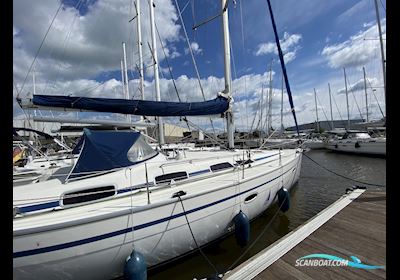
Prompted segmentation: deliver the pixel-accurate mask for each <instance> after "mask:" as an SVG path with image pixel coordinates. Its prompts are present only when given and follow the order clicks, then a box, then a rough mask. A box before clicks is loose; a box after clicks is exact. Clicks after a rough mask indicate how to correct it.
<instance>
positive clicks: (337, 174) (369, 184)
mask: <svg viewBox="0 0 400 280" xmlns="http://www.w3.org/2000/svg"><path fill="white" fill-rule="evenodd" d="M303 155H304V156H305V157H306V158H308V159H309V160H311V161H312V162H314V163H315V164H316V165H318V166H319V167H321V168H322V169H324V170H326V171H328V172H330V173H332V174H335V175H336V176H339V177H342V178H344V179H347V180H350V181H353V182H356V183H360V184H363V185H368V186H376V187H383V188H386V186H385V185H381V184H372V183H367V182H362V181H359V180H356V179H353V178H350V177H347V176H344V175H342V174H339V173H337V172H335V171H332V170H330V169H328V168H326V167H325V166H323V165H321V164H320V163H318V162H316V161H315V160H313V159H312V158H311V157H309V156H308V155H306V154H305V153H303Z"/></svg>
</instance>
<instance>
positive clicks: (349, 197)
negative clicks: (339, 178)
mask: <svg viewBox="0 0 400 280" xmlns="http://www.w3.org/2000/svg"><path fill="white" fill-rule="evenodd" d="M310 254H329V255H333V256H337V257H340V258H343V259H345V260H349V261H351V262H353V261H354V259H352V258H351V256H354V257H356V258H358V259H359V261H361V263H362V264H365V265H371V266H383V268H379V269H363V268H355V267H351V266H296V260H298V259H300V258H301V257H303V256H306V255H310ZM223 279H224V280H236V279H237V280H239V279H240V280H245V279H247V280H249V279H257V280H263V279H274V280H275V279H302V280H311V279H386V191H380V190H363V189H355V190H354V191H351V192H349V193H348V194H345V195H343V196H342V197H341V198H340V199H339V200H337V201H336V202H335V203H333V204H332V205H330V206H329V207H328V208H326V209H325V210H323V211H322V212H320V213H319V214H318V215H316V216H315V217H313V218H311V219H310V220H309V221H307V222H306V223H305V224H303V225H301V226H299V227H298V228H297V229H295V230H294V231H292V232H291V233H289V234H287V235H286V236H284V237H282V238H281V239H279V240H277V241H276V242H275V243H273V244H272V245H270V246H269V247H267V248H266V249H264V250H263V251H261V252H260V253H258V254H257V255H255V256H253V257H252V258H250V259H249V260H247V261H246V262H244V263H242V264H241V265H239V266H238V267H236V268H235V269H234V270H232V271H230V272H229V273H227V274H225V276H224V277H223Z"/></svg>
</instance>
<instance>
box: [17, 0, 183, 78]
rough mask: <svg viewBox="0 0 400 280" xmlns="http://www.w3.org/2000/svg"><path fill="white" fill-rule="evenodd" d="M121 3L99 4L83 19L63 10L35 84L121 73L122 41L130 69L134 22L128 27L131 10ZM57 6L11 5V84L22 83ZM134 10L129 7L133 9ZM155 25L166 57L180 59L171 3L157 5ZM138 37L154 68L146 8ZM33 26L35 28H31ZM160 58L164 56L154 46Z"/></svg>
mask: <svg viewBox="0 0 400 280" xmlns="http://www.w3.org/2000/svg"><path fill="white" fill-rule="evenodd" d="M128 3H129V1H128V2H127V1H124V0H98V1H96V2H94V3H91V5H90V6H89V7H88V10H87V12H86V13H85V14H84V15H81V14H80V13H79V11H78V10H77V9H75V8H74V7H71V6H63V8H62V9H61V10H60V11H59V13H58V15H57V17H56V19H55V21H54V24H53V26H52V28H51V29H50V32H49V33H48V35H47V38H46V40H45V42H44V44H43V46H42V48H41V50H40V52H39V54H38V58H37V61H36V63H35V68H36V72H37V77H38V79H44V80H52V81H54V80H57V79H60V80H74V79H78V78H89V79H90V78H92V77H95V76H96V75H97V74H98V73H101V72H107V71H116V70H119V68H120V60H121V58H122V45H121V44H122V42H127V58H128V67H129V68H130V69H133V70H134V69H135V66H136V64H137V61H138V56H137V44H136V43H135V42H136V25H135V24H136V21H132V22H130V23H129V19H131V18H132V17H133V15H134V14H133V12H134V8H133V6H129V4H128ZM59 5H60V2H59V1H54V0H37V1H28V0H25V1H16V2H15V3H14V6H13V35H14V44H13V45H14V52H13V59H14V79H15V80H16V81H17V83H22V81H23V80H24V78H25V76H26V73H27V71H28V69H29V66H30V64H31V63H32V61H33V58H34V56H35V54H36V52H37V50H38V48H39V45H40V43H41V40H42V39H43V37H44V34H45V33H46V30H47V29H48V27H49V25H50V22H51V20H52V18H53V16H54V15H55V12H56V11H57V9H58V7H59ZM131 5H132V4H131ZM155 13H156V17H155V19H156V25H157V28H158V31H159V33H160V35H161V40H162V42H163V45H164V47H165V52H166V54H167V56H169V57H170V58H175V57H178V56H179V55H180V54H179V52H178V51H177V49H176V45H175V44H176V43H177V42H179V41H180V40H181V38H180V37H179V31H180V28H181V27H180V25H179V24H178V16H177V13H176V10H175V7H174V6H173V4H172V1H171V0H159V1H157V9H156V11H155ZM142 15H143V16H142V19H143V20H142V37H143V40H142V41H143V56H144V61H145V65H151V64H152V55H151V53H150V50H149V48H148V42H151V39H150V23H149V20H147V19H148V16H146V15H148V5H142ZM32 22H34V23H35V24H32ZM157 51H158V58H159V60H160V61H162V60H163V58H164V54H163V52H162V49H161V47H160V42H158V48H157Z"/></svg>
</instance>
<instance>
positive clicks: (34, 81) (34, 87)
mask: <svg viewBox="0 0 400 280" xmlns="http://www.w3.org/2000/svg"><path fill="white" fill-rule="evenodd" d="M32 82H33V95H36V80H35V69H33V71H32ZM33 116H35V117H36V109H35V110H33ZM33 129H37V128H36V124H35V122H34V123H33Z"/></svg>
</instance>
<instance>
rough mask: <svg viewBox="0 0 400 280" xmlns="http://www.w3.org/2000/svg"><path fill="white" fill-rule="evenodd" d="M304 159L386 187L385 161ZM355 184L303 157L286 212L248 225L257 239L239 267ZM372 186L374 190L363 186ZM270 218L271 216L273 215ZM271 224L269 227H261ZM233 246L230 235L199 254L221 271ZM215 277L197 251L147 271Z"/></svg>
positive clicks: (182, 278) (324, 154)
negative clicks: (202, 253)
mask: <svg viewBox="0 0 400 280" xmlns="http://www.w3.org/2000/svg"><path fill="white" fill-rule="evenodd" d="M306 154H307V155H308V156H309V157H311V158H312V159H314V160H315V161H317V162H318V163H320V164H321V165H323V166H325V167H326V168H328V169H330V170H333V171H335V172H337V173H339V174H342V175H344V176H347V177H350V178H353V179H356V180H359V181H363V182H370V183H375V184H380V185H386V160H385V159H382V158H373V157H366V156H356V155H346V154H336V153H332V152H329V151H326V150H315V151H310V152H307V153H306ZM353 184H354V183H353V182H351V181H348V180H346V179H343V178H340V177H338V176H336V175H334V174H332V173H329V172H327V171H325V170H323V169H321V168H320V167H318V166H317V165H316V164H315V163H313V162H312V161H310V160H309V159H308V158H307V157H305V156H303V162H302V169H301V175H300V179H299V182H298V183H297V184H296V185H295V186H294V187H293V188H292V190H291V192H290V196H291V201H290V202H291V208H290V210H289V211H288V212H286V213H284V214H283V213H281V212H277V210H278V207H277V206H276V205H274V206H272V207H270V208H269V209H267V211H265V212H264V213H263V214H262V215H261V216H259V217H258V218H257V219H255V220H254V221H252V223H251V229H250V232H251V239H250V244H251V243H252V242H253V241H254V240H255V239H256V238H257V237H259V236H260V234H261V233H262V232H263V231H265V232H264V234H262V235H261V237H260V238H259V240H258V241H257V243H255V245H254V247H252V249H251V250H249V252H248V253H247V254H246V255H244V256H243V257H242V258H241V259H240V261H239V262H238V264H240V263H242V262H243V261H245V260H246V259H248V258H250V257H251V256H253V255H255V254H257V253H258V252H260V251H261V250H263V249H264V248H266V247H267V246H269V245H270V244H272V243H273V242H275V241H276V240H278V239H279V238H281V237H282V236H284V235H286V234H287V233H289V232H290V231H292V230H293V229H295V228H297V227H298V226H300V225H301V224H303V223H304V222H306V221H307V220H308V219H310V218H311V217H313V216H315V215H316V214H317V213H319V212H320V211H321V210H323V209H324V208H326V207H327V206H329V205H330V204H332V203H333V202H334V201H336V200H337V199H338V198H339V197H340V196H341V195H343V194H344V193H345V190H346V188H348V187H351V186H352V185H353ZM367 188H376V187H370V186H369V187H367ZM276 213H277V215H276V217H275V219H272V217H273V216H274V215H275V214H276ZM269 222H271V224H270V226H269V227H267V228H266V225H267V224H268V223H269ZM246 248H247V247H245V248H241V247H239V246H238V245H236V240H235V238H234V236H233V235H231V236H228V237H227V238H225V239H222V240H220V241H218V242H216V243H215V244H212V245H210V246H208V247H206V248H204V249H203V252H204V253H205V254H206V256H207V257H208V258H209V260H210V261H211V262H212V264H213V265H214V266H215V267H216V268H217V270H218V272H219V273H221V272H225V271H226V270H227V269H228V268H230V267H231V266H232V264H233V263H234V262H235V261H236V260H237V259H238V258H239V256H240V255H241V254H242V253H243V252H244V250H245V249H246ZM213 274H215V271H214V269H213V268H212V266H211V265H210V264H209V263H207V261H206V260H205V259H204V258H203V257H202V255H201V254H200V253H195V254H192V255H190V256H187V257H184V258H181V259H179V260H177V261H175V262H173V263H170V264H167V265H165V266H163V267H161V268H156V269H152V270H149V271H148V279H150V280H161V279H176V280H189V279H190V280H191V279H193V278H197V279H201V278H206V277H210V276H212V275H213Z"/></svg>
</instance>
